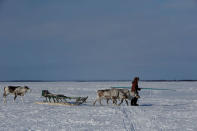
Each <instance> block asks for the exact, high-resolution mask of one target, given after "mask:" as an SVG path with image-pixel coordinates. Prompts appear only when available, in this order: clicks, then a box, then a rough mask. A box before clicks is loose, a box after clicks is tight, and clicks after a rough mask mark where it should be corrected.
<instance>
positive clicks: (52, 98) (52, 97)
mask: <svg viewBox="0 0 197 131" xmlns="http://www.w3.org/2000/svg"><path fill="white" fill-rule="evenodd" d="M42 96H43V97H45V98H46V100H44V101H43V102H37V103H36V104H48V105H73V106H74V105H81V104H82V103H84V102H86V100H87V99H88V96H87V97H68V96H64V95H62V94H52V93H50V92H49V91H48V90H42Z"/></svg>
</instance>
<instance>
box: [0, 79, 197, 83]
mask: <svg viewBox="0 0 197 131" xmlns="http://www.w3.org/2000/svg"><path fill="white" fill-rule="evenodd" d="M115 81H119V82H121V81H122V82H126V81H132V80H2V81H1V80H0V82H115ZM140 81H144V82H173V81H180V82H181V81H197V80H195V79H180V80H165V79H160V80H140Z"/></svg>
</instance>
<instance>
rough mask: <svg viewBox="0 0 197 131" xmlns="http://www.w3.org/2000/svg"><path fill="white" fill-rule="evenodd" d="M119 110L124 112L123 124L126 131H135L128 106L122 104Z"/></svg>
mask: <svg viewBox="0 0 197 131" xmlns="http://www.w3.org/2000/svg"><path fill="white" fill-rule="evenodd" d="M119 111H120V112H122V114H123V120H122V121H123V126H124V128H125V130H126V131H135V128H134V124H133V122H132V121H133V120H132V117H131V116H130V114H131V112H129V111H128V109H126V107H124V106H122V107H120V108H119Z"/></svg>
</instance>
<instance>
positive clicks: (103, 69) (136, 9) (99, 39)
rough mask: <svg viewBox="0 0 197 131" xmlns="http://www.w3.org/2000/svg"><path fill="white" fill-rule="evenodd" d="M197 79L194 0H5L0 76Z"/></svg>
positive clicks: (0, 11) (0, 2)
mask: <svg viewBox="0 0 197 131" xmlns="http://www.w3.org/2000/svg"><path fill="white" fill-rule="evenodd" d="M134 76H139V77H140V78H141V79H143V80H151V79H156V80H158V79H165V80H172V79H173V80H174V79H176V80H180V79H197V1H196V0H165V1H164V0H140V1H139V0H124V1H120V0H107V1H106V0H77V1H67V0H66V1H64V0H59V1H54V0H51V1H50V0H47V1H42V0H17V1H16V0H15V1H14V0H0V80H131V79H133V77H134Z"/></svg>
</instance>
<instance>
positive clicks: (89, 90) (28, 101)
mask: <svg viewBox="0 0 197 131" xmlns="http://www.w3.org/2000/svg"><path fill="white" fill-rule="evenodd" d="M130 84H131V83H130V82H33V83H31V82H26V83H20V82H19V83H14V82H9V83H7V82H1V83H0V85H1V90H0V94H1V97H0V98H1V99H0V100H1V102H0V131H4V130H5V131H9V130H10V131H13V130H16V131H27V130H41V131H45V130H49V131H56V130H63V131H78V130H80V131H100V130H102V131H174V130H175V131H197V124H196V123H197V82H140V83H139V86H140V87H144V88H146V87H147V88H161V89H162V88H163V89H164V88H169V89H175V90H176V91H171V90H142V91H140V96H141V98H140V99H139V102H138V103H139V104H140V106H138V107H135V106H126V104H125V103H124V104H123V105H121V106H114V105H112V104H111V103H110V104H109V105H107V104H106V102H105V101H103V104H104V105H103V106H100V105H99V103H96V106H93V105H92V104H93V101H94V100H95V98H96V91H97V90H98V89H106V88H110V87H111V86H130ZM5 85H27V86H29V87H30V88H31V89H32V92H31V93H29V94H26V96H25V97H24V104H23V103H22V101H21V99H20V97H18V98H17V99H16V101H15V102H13V96H11V95H10V96H8V97H7V104H4V103H3V99H2V98H3V97H2V95H3V87H4V86H5ZM44 89H47V90H49V91H50V92H52V93H61V94H64V95H66V96H89V98H88V100H87V103H85V104H83V105H81V106H50V105H38V104H35V102H37V101H42V100H43V98H41V91H42V90H44Z"/></svg>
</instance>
